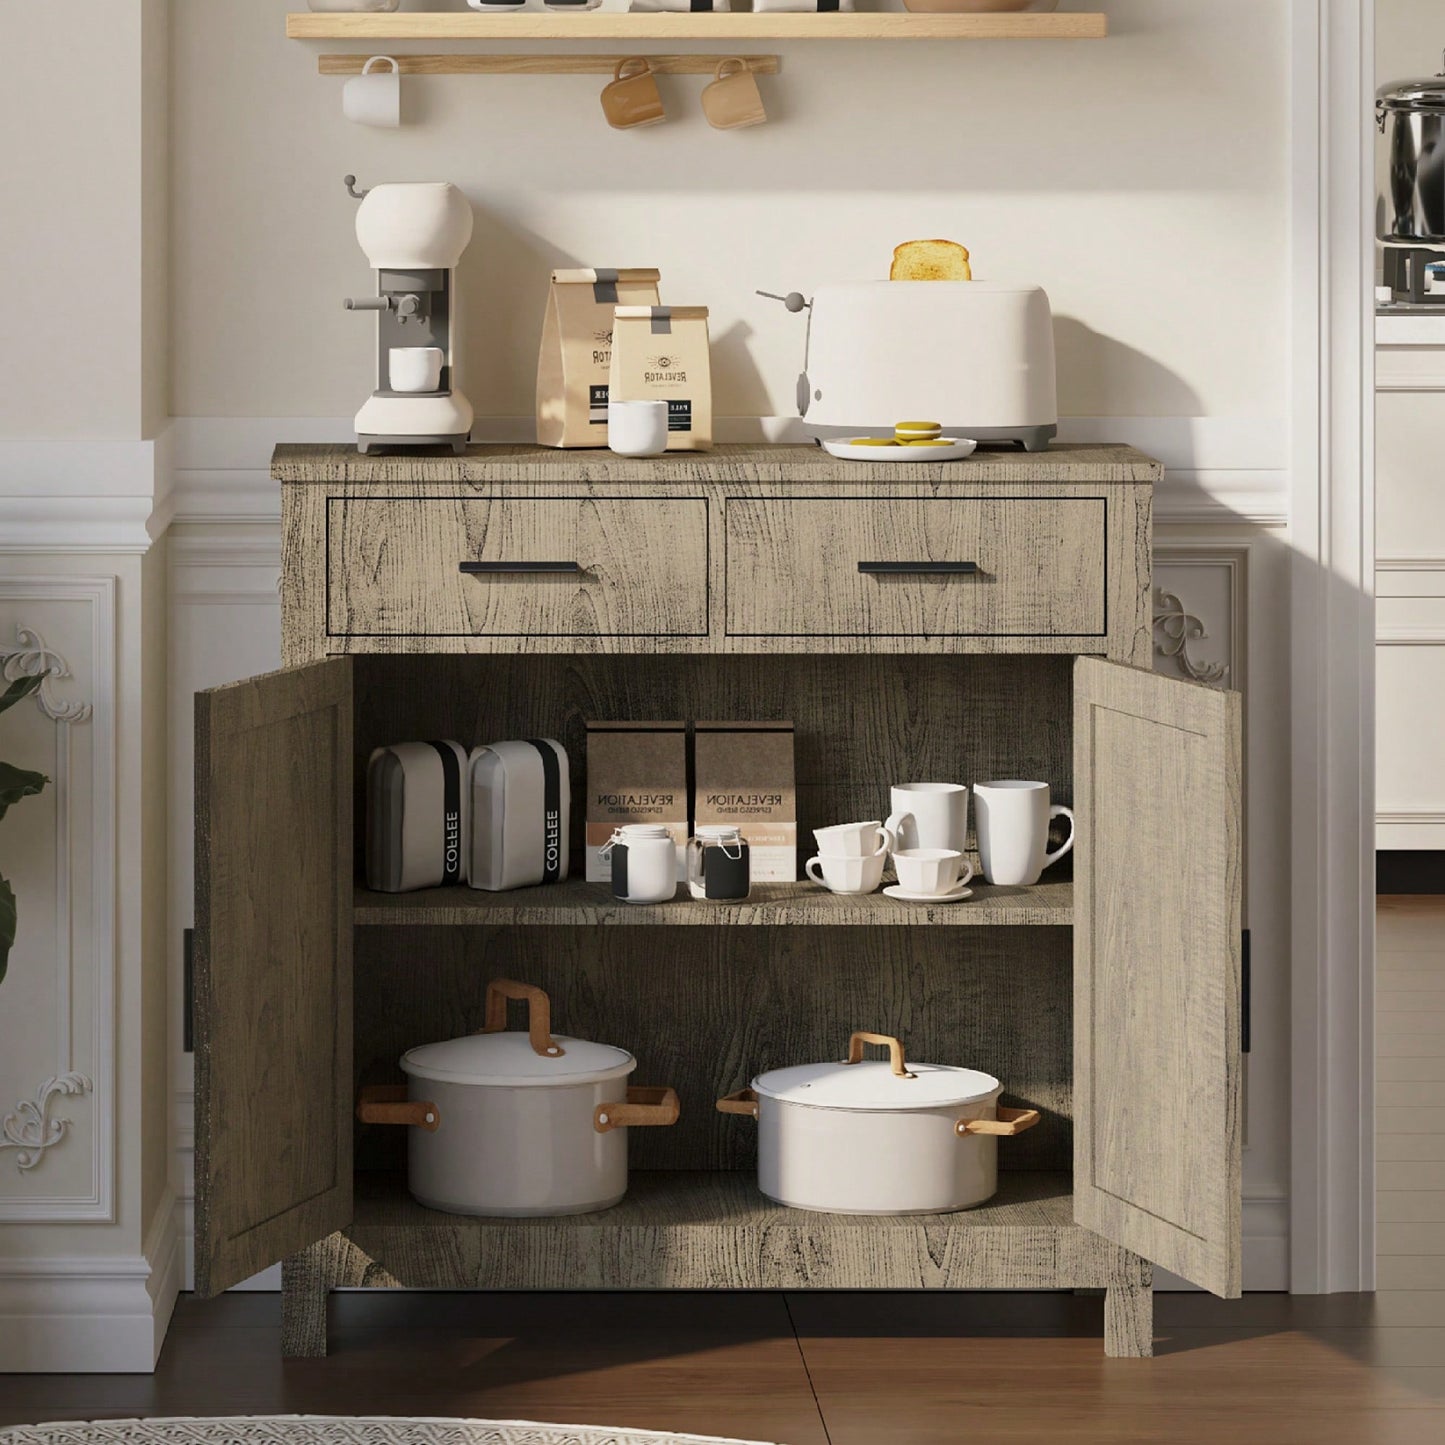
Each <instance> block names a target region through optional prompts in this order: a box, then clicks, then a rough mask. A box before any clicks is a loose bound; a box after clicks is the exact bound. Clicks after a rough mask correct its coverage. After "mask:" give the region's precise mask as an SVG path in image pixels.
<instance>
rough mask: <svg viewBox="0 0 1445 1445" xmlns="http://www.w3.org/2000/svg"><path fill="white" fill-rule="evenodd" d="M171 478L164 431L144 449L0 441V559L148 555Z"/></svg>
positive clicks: (123, 444) (161, 523)
mask: <svg viewBox="0 0 1445 1445" xmlns="http://www.w3.org/2000/svg"><path fill="white" fill-rule="evenodd" d="M173 477H174V468H173V465H172V436H171V429H170V427H169V426H167V427H165V428H164V429H163V430H162V431H161V433H160V435H159V436H157V437H155V438H153V439H151V440H146V441H0V553H6V552H12V553H13V552H68V553H74V552H110V553H128V552H129V553H134V552H146V551H149V549H150V547H151V544H152V542H154V540H155V539H156V538H157V537H159V536H160V535H161V533H162V532H164V531H165V529H166V527H167V526H168V525H169V524H170V520H171V510H172V509H171V487H172V481H173Z"/></svg>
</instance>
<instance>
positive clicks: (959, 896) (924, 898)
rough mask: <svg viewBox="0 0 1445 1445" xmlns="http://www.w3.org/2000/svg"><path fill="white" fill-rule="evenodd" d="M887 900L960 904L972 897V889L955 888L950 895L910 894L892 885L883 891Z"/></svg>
mask: <svg viewBox="0 0 1445 1445" xmlns="http://www.w3.org/2000/svg"><path fill="white" fill-rule="evenodd" d="M883 892H884V894H885V895H886V896H887V897H889V898H897V899H898V900H899V901H900V902H902V903H962V902H963V900H964V899H965V898H972V897H973V889H972V888H963V887H959V888H955V889H954V890H953V892H952V893H910V892H909V891H908V890H907V889H906V888H904V887H903V885H902V884H900V883H894V884H892V885H891V886H890V887H888V888H885V889H884V890H883Z"/></svg>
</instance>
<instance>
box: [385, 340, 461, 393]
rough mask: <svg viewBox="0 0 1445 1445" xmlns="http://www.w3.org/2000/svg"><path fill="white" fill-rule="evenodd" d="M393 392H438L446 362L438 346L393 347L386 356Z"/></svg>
mask: <svg viewBox="0 0 1445 1445" xmlns="http://www.w3.org/2000/svg"><path fill="white" fill-rule="evenodd" d="M386 360H387V375H388V378H389V379H390V381H391V389H392V390H393V391H407V392H422V391H439V390H440V389H441V384H442V366H443V364H444V363H445V361H446V357H445V355H444V354H443V353H442V349H441V347H440V346H393V347H392V348H391V350H390V351H389V352H387V354H386Z"/></svg>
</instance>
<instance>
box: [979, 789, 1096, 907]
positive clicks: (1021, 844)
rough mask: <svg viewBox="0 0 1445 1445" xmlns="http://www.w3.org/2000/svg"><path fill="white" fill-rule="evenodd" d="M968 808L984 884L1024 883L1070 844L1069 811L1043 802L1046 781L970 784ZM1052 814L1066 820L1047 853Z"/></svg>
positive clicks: (1034, 880) (1036, 877)
mask: <svg viewBox="0 0 1445 1445" xmlns="http://www.w3.org/2000/svg"><path fill="white" fill-rule="evenodd" d="M973 807H974V826H975V827H976V828H977V829H978V856H979V862H980V863H981V864H982V865H983V876H984V877H985V878H987V879H988V881H989V882H990V883H1001V884H1004V885H1005V886H1022V887H1029V886H1031V885H1032V884H1034V883H1037V882H1038V881H1039V875H1040V874H1041V873H1042V872H1043V871H1044V869H1045V868H1048V867H1050V866H1051V865H1052V864H1054V863H1057V862H1058V861H1059V859H1060V858H1062V857H1063V856H1064V854H1066V853H1067V852H1069V851H1070V850H1071V849H1072V848H1073V846H1074V814H1073V812H1072V810H1071V809H1069V808H1065V807H1063V806H1062V805H1061V804H1055V805H1054V806H1052V807H1051V806H1050V805H1049V785H1048V784H1047V783H1028V782H1020V781H1017V780H1010V781H1008V782H997V783H975V784H974V787H973ZM1055 818H1067V819H1068V820H1069V836H1068V838H1067V839H1066V840H1065V841H1064V842H1063V843H1062V844H1060V846H1059V847H1057V848H1056V849H1054V851H1053V852H1052V853H1051V852H1049V851H1048V848H1049V824H1050V822H1052V820H1053V819H1055Z"/></svg>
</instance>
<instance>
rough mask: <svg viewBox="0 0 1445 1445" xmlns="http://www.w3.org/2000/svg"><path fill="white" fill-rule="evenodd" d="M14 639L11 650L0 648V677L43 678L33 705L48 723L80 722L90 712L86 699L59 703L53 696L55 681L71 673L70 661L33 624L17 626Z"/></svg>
mask: <svg viewBox="0 0 1445 1445" xmlns="http://www.w3.org/2000/svg"><path fill="white" fill-rule="evenodd" d="M15 641H16V643H17V644H18V645H17V646H16V647H15V648H14V649H13V650H12V651H8V652H7V651H6V650H5V649H4V648H0V677H3V678H4V679H5V681H6V682H15V681H17V680H18V679H19V678H22V677H43V678H44V679H45V681H44V682H42V683H41V684H40V686H39V687H38V688H37V689H36V690H35V692H34V694H33V697H34V700H35V705H36V707H38V708H39V709H40V711H41V712H43V713H44V714H45V716H46V717H48V718H49V719H50V721H51V722H66V723H73V722H84V721H85V720H86V719H87V718H88V717H89V716H90V714H91V711H92V709H91V705H90V704H89V703H88V702H61V701H59V700H58V699H57V698H56V696H55V691H54V688H55V683H56V681H57V680H63V679H65V678H70V677H74V675H75V674H74V673H72V672H71V670H70V664H69V663H68V662H67V661H66V660H65V659H64V658H63V657H62V656H61V655H60V654H59V653H58V652H56V651H55V649H54V648H52V647H47V646H46V645H45V639H44V638H43V637H42V636H41V635H40V634H39V633H38V632H37V631H36V630H35V629H34V628H33V627H25V626H23V625H19V626H17V627H16V628H15Z"/></svg>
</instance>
